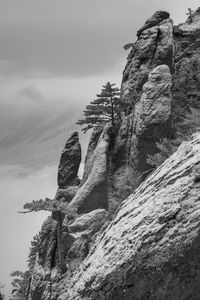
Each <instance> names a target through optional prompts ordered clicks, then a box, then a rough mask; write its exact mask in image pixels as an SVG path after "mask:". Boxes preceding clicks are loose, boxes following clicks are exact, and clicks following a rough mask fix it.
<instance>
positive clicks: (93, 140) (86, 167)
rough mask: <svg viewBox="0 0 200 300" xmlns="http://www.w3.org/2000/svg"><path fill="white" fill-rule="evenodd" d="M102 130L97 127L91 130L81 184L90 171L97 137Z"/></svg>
mask: <svg viewBox="0 0 200 300" xmlns="http://www.w3.org/2000/svg"><path fill="white" fill-rule="evenodd" d="M102 130H103V128H102V127H97V128H94V129H93V132H92V134H91V137H90V142H89V145H88V150H87V155H86V158H85V164H84V173H83V179H82V183H85V182H86V180H87V178H88V176H89V174H90V172H91V170H92V166H93V164H92V162H93V155H94V151H95V149H96V147H97V144H98V140H99V137H100V135H101V133H102Z"/></svg>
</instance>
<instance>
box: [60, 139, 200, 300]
mask: <svg viewBox="0 0 200 300" xmlns="http://www.w3.org/2000/svg"><path fill="white" fill-rule="evenodd" d="M199 193H200V134H198V135H197V136H196V137H195V138H194V140H193V141H192V142H185V143H183V144H182V145H181V146H180V148H179V149H178V151H177V152H176V153H175V154H174V155H173V156H171V157H170V158H169V159H168V160H167V161H165V163H164V164H163V165H162V166H161V167H159V168H158V169H157V170H156V171H155V172H154V173H153V174H152V175H151V176H150V177H149V178H148V179H147V180H146V181H144V183H143V184H141V185H140V187H139V188H138V189H136V191H135V192H134V193H133V194H132V195H130V196H129V197H128V199H126V200H125V201H124V202H123V203H122V204H121V206H120V207H119V209H118V211H117V214H116V216H115V218H114V219H113V221H112V222H111V223H110V225H109V226H108V227H107V229H106V230H105V231H104V232H103V234H102V235H101V236H99V238H98V239H97V241H96V243H95V246H94V247H93V248H92V250H91V252H90V254H89V256H88V257H87V258H86V259H85V261H84V263H83V264H82V266H81V269H80V270H79V273H78V274H77V275H76V276H74V278H73V279H72V280H71V283H70V286H67V289H66V290H67V293H66V294H64V295H62V296H61V297H59V300H65V299H68V300H70V299H74V300H75V299H119V300H122V299H126V300H129V299H172V300H173V299H198V298H199V295H200V286H199V280H200V273H199V271H200V260H199V258H200V254H199V253H200V234H199V232H200V231H199V225H200V218H199V214H200V196H199Z"/></svg>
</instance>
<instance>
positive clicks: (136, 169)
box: [109, 65, 172, 214]
mask: <svg viewBox="0 0 200 300" xmlns="http://www.w3.org/2000/svg"><path fill="white" fill-rule="evenodd" d="M171 86H172V76H171V74H170V70H169V67H168V66H166V65H160V66H158V67H156V68H155V69H153V70H152V71H151V72H150V74H149V76H148V81H147V82H146V83H145V84H144V86H143V93H142V95H141V97H140V100H139V101H138V102H137V103H136V104H135V107H134V112H133V114H131V115H130V116H127V117H125V118H124V120H123V122H122V124H121V126H120V129H119V131H118V133H117V135H116V137H115V140H114V151H113V155H112V168H113V169H112V171H111V172H112V177H111V180H110V181H111V183H110V197H109V199H110V200H109V211H110V213H111V214H112V213H113V211H115V209H116V208H117V207H118V205H119V203H120V202H121V201H122V200H124V199H125V198H124V197H123V193H124V190H125V188H126V185H127V183H126V181H127V180H126V178H127V177H129V178H131V180H132V182H130V183H128V184H129V186H130V187H129V190H130V191H129V194H130V193H131V191H133V190H134V189H135V188H136V187H137V186H138V185H139V184H140V183H141V181H142V180H143V177H145V174H146V172H148V170H149V165H148V164H147V161H146V160H147V156H148V155H151V154H154V153H156V152H157V148H156V142H157V141H158V140H159V139H161V138H164V137H169V136H171V130H172V129H171V120H170V116H171V102H172V94H171ZM119 178H120V180H119ZM120 181H122V184H120ZM127 193H128V190H127ZM127 193H125V196H128V194H127Z"/></svg>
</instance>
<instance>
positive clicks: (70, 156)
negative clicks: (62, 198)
mask: <svg viewBox="0 0 200 300" xmlns="http://www.w3.org/2000/svg"><path fill="white" fill-rule="evenodd" d="M80 162H81V145H80V143H79V139H78V132H74V133H73V134H72V135H71V137H70V138H69V139H68V140H67V142H66V144H65V147H64V149H63V151H62V154H61V157H60V163H59V167H58V186H59V188H62V189H63V188H66V187H68V186H71V185H77V184H78V183H79V179H78V177H77V173H78V169H79V165H80Z"/></svg>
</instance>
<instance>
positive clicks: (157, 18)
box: [137, 10, 170, 37]
mask: <svg viewBox="0 0 200 300" xmlns="http://www.w3.org/2000/svg"><path fill="white" fill-rule="evenodd" d="M169 17H170V15H169V13H168V12H167V11H163V10H158V11H156V12H155V14H153V16H152V17H150V18H149V19H148V20H147V21H146V22H145V23H144V25H143V26H142V28H140V29H139V30H138V32H137V36H138V37H139V36H140V35H141V33H142V32H143V31H144V30H146V29H148V28H151V27H154V26H156V25H159V23H160V22H162V21H163V20H165V19H169Z"/></svg>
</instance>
